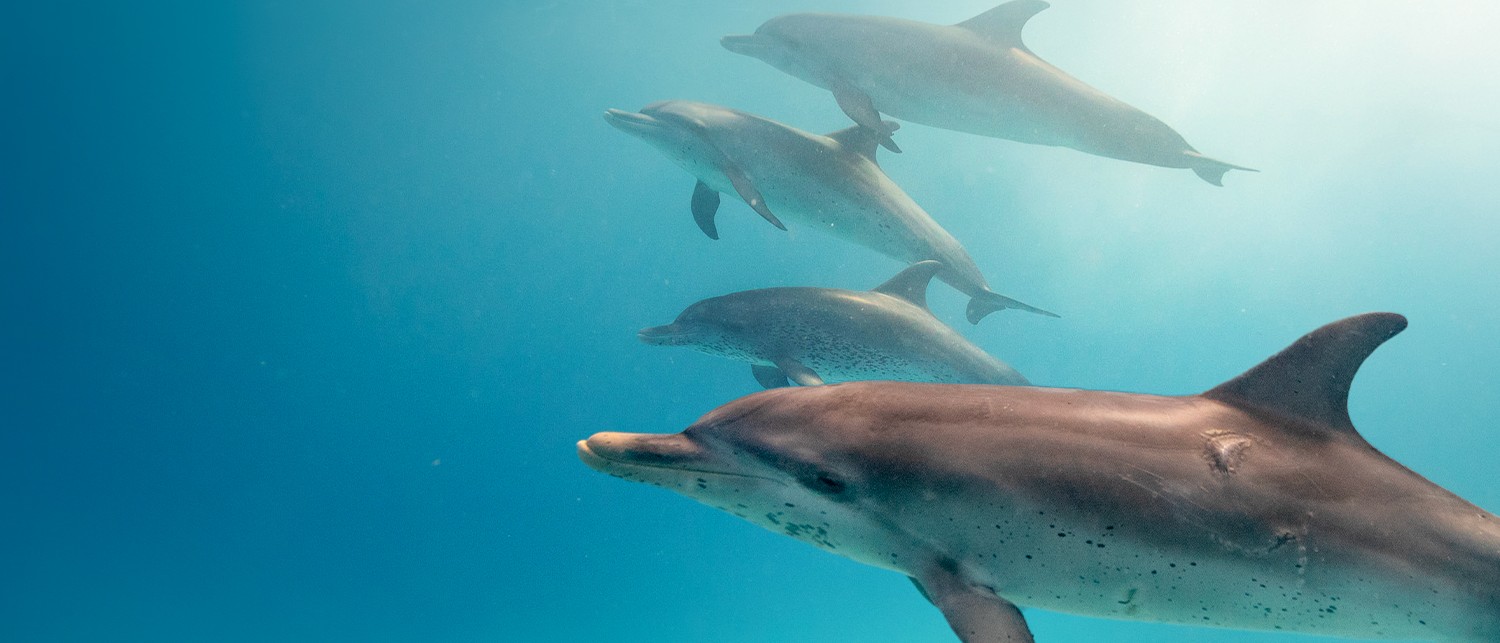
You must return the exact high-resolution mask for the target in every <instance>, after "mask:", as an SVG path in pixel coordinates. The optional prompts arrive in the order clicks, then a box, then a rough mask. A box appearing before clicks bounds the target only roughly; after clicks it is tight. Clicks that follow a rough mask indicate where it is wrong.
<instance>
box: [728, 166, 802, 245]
mask: <svg viewBox="0 0 1500 643" xmlns="http://www.w3.org/2000/svg"><path fill="white" fill-rule="evenodd" d="M719 169H720V170H722V171H723V172H724V176H726V177H728V178H729V184H730V185H733V186H734V191H735V192H737V193H739V195H740V198H741V199H744V200H745V204H746V205H749V206H750V209H751V210H755V213H756V214H759V215H760V216H761V218H763V219H765V220H767V221H770V222H771V225H773V226H776V227H778V228H781V229H782V230H785V229H786V224H783V223H782V222H781V219H778V218H776V215H774V214H771V210H770V208H767V207H766V198H765V197H763V196H761V195H760V190H758V189H756V188H755V184H754V183H752V182H751V181H750V177H748V176H745V172H744V170H741V169H740V168H738V167H735V166H733V165H725V166H723V167H721V168H719Z"/></svg>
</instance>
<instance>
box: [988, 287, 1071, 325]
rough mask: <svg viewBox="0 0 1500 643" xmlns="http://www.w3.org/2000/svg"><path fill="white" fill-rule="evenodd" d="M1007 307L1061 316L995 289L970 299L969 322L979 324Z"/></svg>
mask: <svg viewBox="0 0 1500 643" xmlns="http://www.w3.org/2000/svg"><path fill="white" fill-rule="evenodd" d="M1006 308H1014V309H1016V310H1024V311H1026V312H1028V313H1036V314H1038V315H1046V316H1048V317H1059V316H1060V315H1058V314H1057V313H1054V312H1052V311H1049V310H1042V309H1040V308H1037V307H1036V306H1032V305H1031V304H1026V303H1022V302H1019V301H1016V300H1014V299H1011V298H1010V297H1006V296H1005V295H1002V294H1000V293H997V292H995V291H993V290H984V291H981V292H980V293H978V294H976V295H974V296H973V298H972V299H970V300H969V310H968V317H969V323H970V324H978V323H979V322H980V321H981V320H983V319H984V318H985V317H986V316H988V315H989V314H990V313H993V312H995V311H997V310H1005V309H1006Z"/></svg>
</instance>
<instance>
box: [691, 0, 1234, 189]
mask: <svg viewBox="0 0 1500 643" xmlns="http://www.w3.org/2000/svg"><path fill="white" fill-rule="evenodd" d="M1048 6H1049V5H1048V4H1047V3H1046V2H1041V1H1040V0H1016V1H1015V2H1008V3H1006V4H1003V5H1000V6H998V7H996V8H994V9H991V10H990V11H987V12H985V13H983V14H980V15H978V16H976V17H974V18H971V19H969V20H966V21H964V22H961V23H959V24H957V25H952V26H945V25H933V24H927V23H922V22H914V21H911V20H899V19H896V18H880V17H874V16H846V15H836V14H792V15H787V16H780V17H777V18H772V19H771V20H769V21H767V22H766V23H765V24H763V25H761V26H760V28H759V29H756V30H755V33H754V34H753V35H748V36H726V37H725V38H724V39H723V40H722V41H721V42H722V44H723V45H724V47H725V48H726V49H728V50H730V51H732V52H735V53H739V54H744V55H747V56H752V57H754V58H759V59H761V60H764V61H765V62H767V63H769V64H771V65H772V66H774V67H776V68H777V69H780V70H782V71H784V72H786V73H788V74H791V75H793V76H795V77H797V78H800V79H802V80H805V81H807V82H809V83H812V84H813V85H816V86H818V87H821V88H823V89H827V90H830V91H832V92H833V96H834V98H835V99H836V100H837V101H838V105H839V107H840V108H842V109H843V110H844V113H845V114H847V115H848V116H849V117H850V118H851V119H853V120H854V122H856V123H859V124H861V125H864V126H865V127H869V128H871V129H874V130H876V131H880V132H883V133H885V134H886V136H885V137H884V138H883V139H882V142H883V143H884V144H885V145H886V146H887V147H888V148H890V149H891V150H893V151H900V150H899V148H897V147H896V146H895V144H894V143H893V142H891V140H890V137H889V133H890V132H891V131H893V130H890V129H889V128H888V127H884V126H883V125H882V123H881V120H880V114H881V113H882V112H884V113H886V114H890V115H892V116H895V117H896V118H900V119H905V120H909V121H912V122H914V123H922V124H925V125H932V126H934V127H941V128H944V129H951V130H957V131H960V132H967V133H970V134H979V135H981V136H992V137H995V138H1004V139H1010V140H1013V141H1020V142H1022V143H1035V144H1038V145H1060V146H1064V147H1071V148H1073V149H1076V150H1080V151H1083V152H1088V153H1089V154H1095V155H1098V156H1104V157H1109V158H1115V159H1122V160H1126V161H1134V162H1136V163H1146V164H1149V165H1159V166H1162V167H1170V168H1187V169H1191V170H1192V171H1193V172H1194V173H1196V174H1197V175H1198V176H1199V178H1202V179H1203V180H1204V181H1207V182H1209V183H1212V184H1214V185H1223V177H1224V173H1225V172H1227V171H1229V170H1246V171H1251V172H1253V171H1255V170H1251V169H1250V168H1247V167H1241V166H1238V165H1233V164H1230V163H1225V162H1223V161H1217V160H1214V159H1211V158H1208V157H1206V156H1203V155H1202V154H1199V153H1198V151H1197V150H1195V149H1193V146H1191V145H1188V143H1187V141H1185V140H1183V138H1182V136H1181V135H1180V134H1178V133H1177V132H1176V131H1175V130H1173V129H1172V128H1171V127H1168V126H1167V125H1166V123H1163V122H1161V121H1159V120H1157V119H1156V118H1154V117H1152V116H1151V115H1150V114H1147V113H1145V112H1142V111H1141V110H1138V109H1136V108H1134V107H1131V106H1130V105H1126V104H1125V103H1123V102H1121V101H1119V100H1117V99H1115V98H1113V97H1111V96H1109V95H1108V94H1105V93H1104V92H1101V91H1099V90H1097V89H1094V88H1093V87H1090V86H1088V85H1086V84H1084V83H1083V82H1082V81H1079V80H1078V79H1076V78H1074V77H1072V76H1069V75H1068V74H1067V73H1065V72H1063V71H1062V70H1061V69H1058V68H1056V67H1053V66H1052V65H1051V64H1048V63H1047V61H1045V60H1042V59H1041V58H1038V57H1037V55H1036V54H1034V53H1032V52H1031V50H1030V49H1028V48H1027V47H1026V45H1025V44H1024V43H1022V42H1021V30H1022V28H1023V27H1024V26H1025V25H1026V22H1027V21H1028V20H1030V19H1031V17H1032V16H1034V15H1036V14H1037V13H1038V12H1040V11H1042V10H1043V9H1046V8H1047V7H1048Z"/></svg>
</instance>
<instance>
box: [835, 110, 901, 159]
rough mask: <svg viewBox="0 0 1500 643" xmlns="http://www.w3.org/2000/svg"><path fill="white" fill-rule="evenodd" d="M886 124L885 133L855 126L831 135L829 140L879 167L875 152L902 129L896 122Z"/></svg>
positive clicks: (862, 126) (885, 122)
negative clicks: (836, 142)
mask: <svg viewBox="0 0 1500 643" xmlns="http://www.w3.org/2000/svg"><path fill="white" fill-rule="evenodd" d="M884 124H885V127H886V131H885V132H876V131H874V130H872V129H870V128H868V127H865V126H864V125H855V126H854V127H846V128H844V129H841V130H839V131H837V132H834V133H832V134H829V135H828V138H831V139H833V140H835V141H838V142H839V145H840V146H842V147H843V148H844V149H846V150H848V151H850V152H854V153H855V154H858V155H860V156H863V157H865V158H867V159H870V162H871V163H874V164H875V165H876V166H879V165H880V162H879V161H877V160H875V151H876V150H878V149H880V146H881V144H882V143H883V142H884V141H885V140H886V139H889V138H890V137H891V134H892V133H894V132H895V131H896V130H898V129H901V124H900V123H897V122H895V121H884Z"/></svg>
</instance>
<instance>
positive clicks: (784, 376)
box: [639, 261, 1027, 388]
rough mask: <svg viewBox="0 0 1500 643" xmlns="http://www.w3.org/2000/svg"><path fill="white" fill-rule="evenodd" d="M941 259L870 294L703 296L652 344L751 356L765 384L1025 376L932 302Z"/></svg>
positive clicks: (989, 380) (643, 335) (646, 335)
mask: <svg viewBox="0 0 1500 643" xmlns="http://www.w3.org/2000/svg"><path fill="white" fill-rule="evenodd" d="M940 270H942V264H939V263H938V262H936V261H923V262H920V263H916V264H913V265H912V266H911V267H909V268H907V269H906V270H903V271H901V273H900V274H898V275H896V276H895V277H892V278H891V279H890V280H889V281H887V282H885V283H883V284H881V285H880V286H878V287H876V288H875V289H874V290H872V291H870V292H856V291H852V290H838V289H834V288H765V289H761V290H750V291H746V292H738V293H734V294H730V295H724V296H721V297H714V298H712V299H705V300H703V301H700V302H698V303H696V304H693V305H692V306H690V307H688V309H687V310H684V311H683V312H682V314H681V315H678V317H677V320H676V321H674V322H673V323H671V324H667V325H665V326H655V327H652V328H646V329H643V330H641V332H640V333H639V337H640V339H641V341H643V342H645V343H647V344H653V345H658V346H688V347H691V348H693V349H695V350H698V351H700V352H703V353H708V354H709V355H717V356H719V357H727V358H729V359H734V360H740V361H745V362H750V364H751V372H752V373H753V374H754V375H755V379H756V381H758V382H760V383H761V385H762V386H764V387H766V388H773V387H777V386H786V385H787V380H788V378H790V379H791V381H794V382H796V383H798V384H801V385H803V386H815V385H818V384H824V383H828V384H833V383H837V382H849V381H856V380H899V381H906V382H947V383H955V384H1009V385H1024V384H1027V381H1026V378H1024V377H1022V376H1021V374H1020V373H1017V372H1016V370H1015V369H1013V368H1011V367H1010V366H1008V365H1006V364H1005V363H1003V362H1001V361H1000V360H997V359H995V358H994V357H991V356H990V355H989V354H988V353H986V352H984V351H983V350H980V348H979V347H978V346H975V345H973V344H971V343H969V342H968V341H967V340H965V339H964V338H963V336H961V335H959V334H958V333H956V332H953V329H951V328H949V327H948V326H946V325H944V324H943V322H941V321H938V319H937V318H936V317H933V316H932V313H931V312H929V311H928V310H927V284H928V283H929V282H931V281H932V277H933V275H935V274H937V273H938V271H940Z"/></svg>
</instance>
